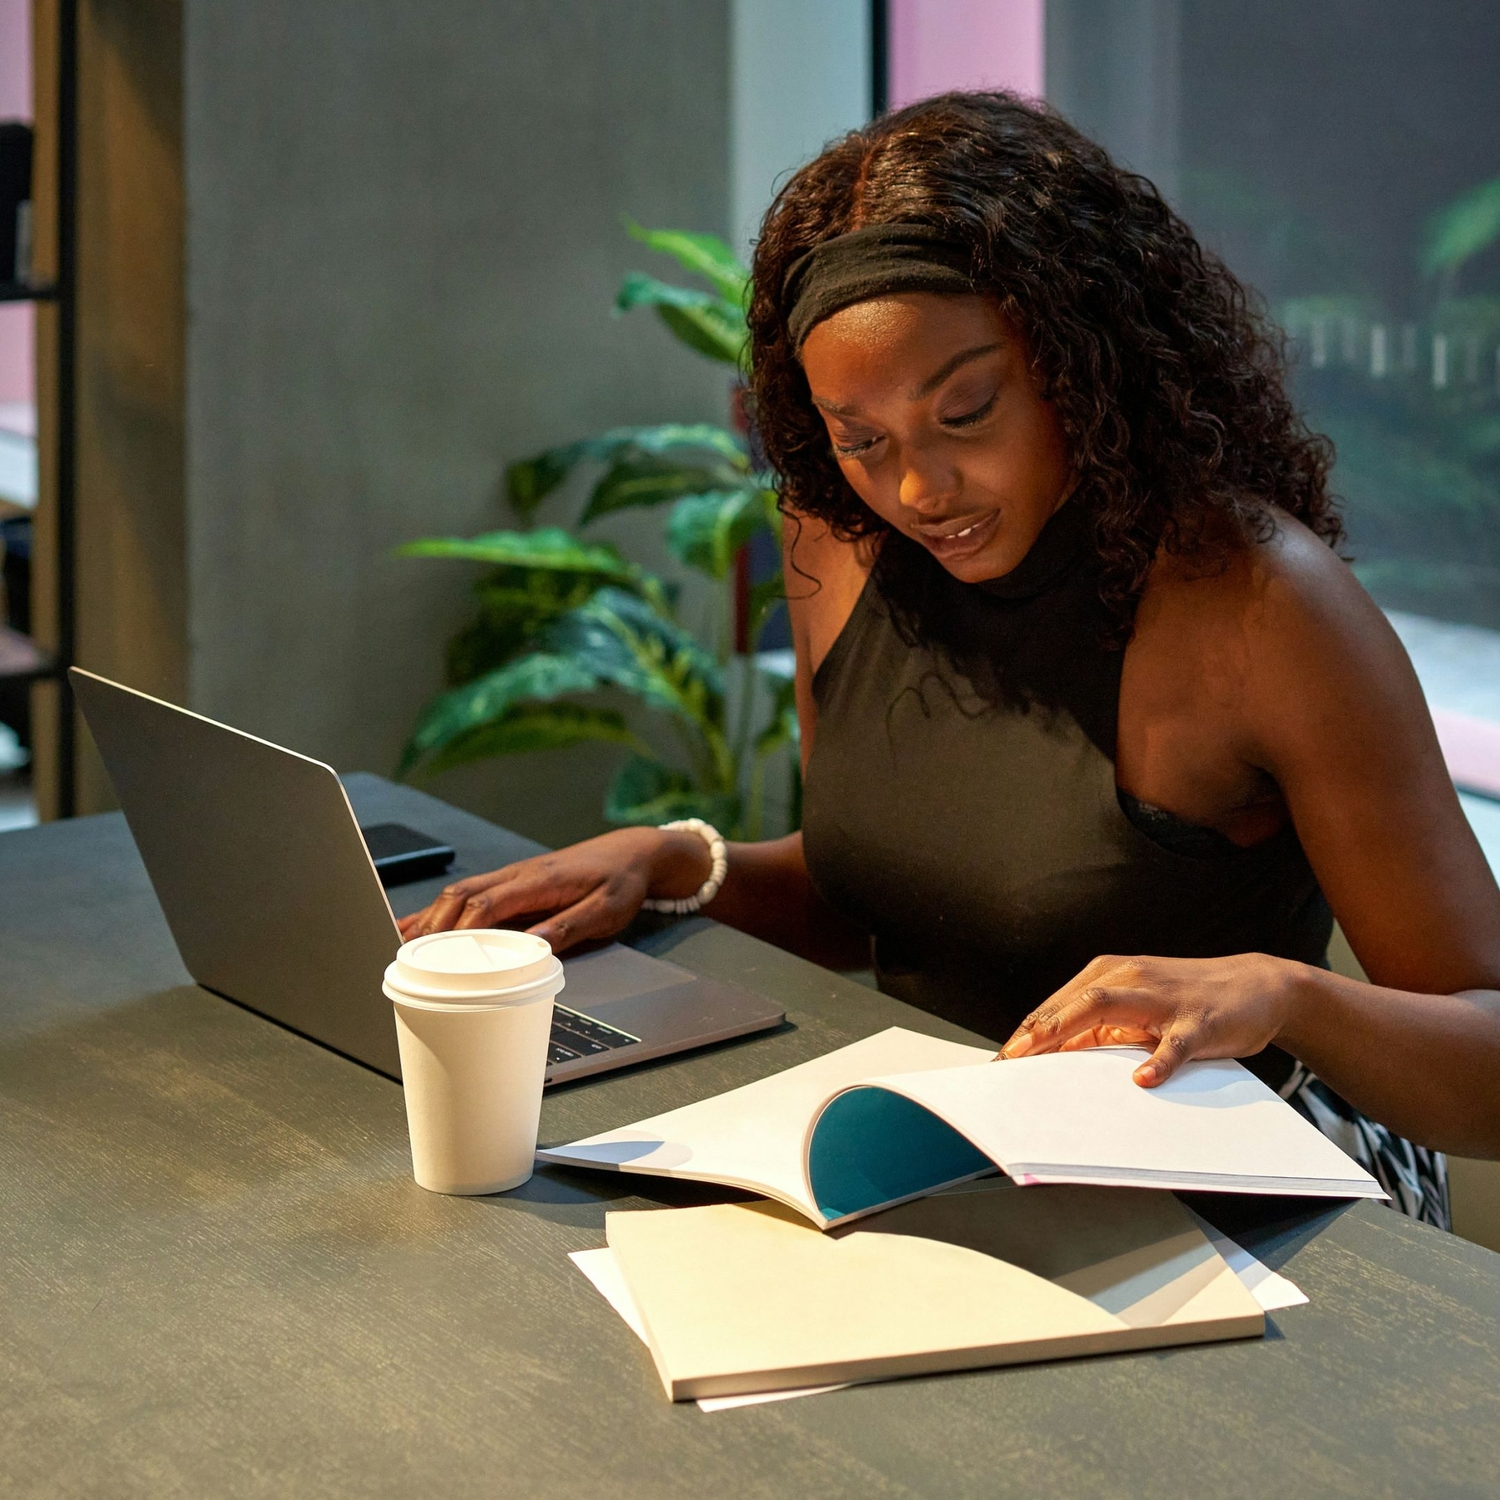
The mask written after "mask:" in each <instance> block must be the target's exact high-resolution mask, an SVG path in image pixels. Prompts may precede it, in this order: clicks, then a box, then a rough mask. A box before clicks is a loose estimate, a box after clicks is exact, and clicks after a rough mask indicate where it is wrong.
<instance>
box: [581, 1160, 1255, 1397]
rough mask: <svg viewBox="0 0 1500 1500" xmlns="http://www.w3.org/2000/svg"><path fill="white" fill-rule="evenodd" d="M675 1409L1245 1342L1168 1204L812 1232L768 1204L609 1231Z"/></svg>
mask: <svg viewBox="0 0 1500 1500" xmlns="http://www.w3.org/2000/svg"><path fill="white" fill-rule="evenodd" d="M605 1232H606V1236H607V1238H608V1240H609V1247H610V1250H611V1252H612V1253H613V1255H614V1257H615V1261H616V1263H617V1265H618V1267H619V1270H620V1273H621V1275H622V1276H623V1277H624V1279H625V1282H626V1284H627V1285H628V1287H629V1289H630V1292H631V1296H632V1297H633V1299H634V1301H635V1304H636V1308H637V1310H638V1311H639V1313H640V1316H641V1320H642V1322H643V1324H644V1327H645V1337H646V1341H647V1344H648V1346H649V1348H650V1350H651V1356H652V1359H653V1360H654V1361H655V1363H656V1368H657V1373H658V1374H659V1375H660V1377H661V1381H662V1385H663V1387H664V1388H665V1389H666V1392H667V1394H668V1396H669V1397H670V1398H671V1399H672V1400H674V1401H682V1400H689V1399H697V1398H700V1397H711V1396H731V1395H743V1394H747V1393H751V1392H763V1391H775V1390H791V1389H797V1388H800V1387H806V1386H821V1385H831V1384H835V1383H839V1382H849V1381H870V1380H884V1379H891V1378H894V1377H897V1376H906V1375H922V1374H931V1373H935V1372H937V1371H943V1370H964V1369H976V1368H980V1367H983V1366H988V1365H1007V1364H1023V1363H1027V1362H1031V1361H1035V1360H1044V1359H1061V1358H1069V1357H1073V1356H1077V1355H1091V1354H1104V1353H1109V1352H1112V1351H1124V1350H1130V1349H1149V1348H1160V1347H1164V1346H1167V1345H1173V1344H1195V1343H1207V1342H1211V1341H1214V1340H1220V1339H1233V1338H1247V1337H1257V1336H1259V1335H1260V1334H1261V1333H1263V1332H1264V1329H1265V1320H1264V1314H1263V1313H1262V1311H1261V1308H1260V1306H1259V1304H1258V1303H1257V1302H1256V1301H1255V1299H1254V1297H1252V1296H1251V1295H1250V1293H1249V1292H1248V1291H1246V1290H1245V1288H1244V1286H1243V1285H1242V1283H1241V1282H1240V1280H1239V1278H1238V1277H1237V1276H1236V1275H1235V1274H1234V1272H1233V1271H1232V1270H1231V1269H1230V1268H1229V1266H1228V1265H1227V1264H1226V1263H1225V1261H1224V1260H1223V1258H1222V1257H1221V1256H1220V1255H1219V1253H1218V1251H1217V1250H1215V1249H1214V1247H1213V1246H1212V1245H1211V1244H1210V1243H1209V1241H1208V1239H1207V1238H1206V1237H1205V1236H1204V1234H1203V1232H1202V1231H1201V1230H1200V1229H1199V1228H1198V1226H1197V1224H1196V1223H1195V1222H1194V1220H1193V1219H1192V1218H1191V1216H1190V1215H1189V1214H1188V1212H1187V1211H1186V1210H1185V1209H1184V1208H1183V1207H1182V1205H1181V1204H1180V1203H1178V1202H1177V1200H1176V1199H1175V1198H1174V1197H1173V1196H1172V1195H1171V1194H1170V1193H1164V1192H1128V1193H1121V1192H1117V1191H1113V1190H1110V1189H1102V1188H1088V1187H1047V1188H1039V1189H1037V1190H1036V1191H1034V1192H1022V1191H1019V1190H1017V1189H1016V1188H1015V1187H1014V1186H1013V1185H1012V1184H1010V1183H1007V1182H1003V1181H999V1182H987V1183H973V1184H969V1185H967V1186H965V1187H963V1188H960V1189H958V1190H950V1191H948V1192H945V1193H942V1194H939V1195H936V1196H933V1197H929V1198H925V1199H923V1200H921V1201H920V1202H915V1203H909V1204H906V1205H903V1206H902V1207H899V1208H894V1209H888V1210H887V1211H885V1212H884V1213H881V1214H879V1215H876V1216H874V1217H872V1218H869V1219H866V1220H864V1221H863V1222H862V1223H860V1224H858V1225H849V1226H845V1227H844V1228H842V1229H839V1230H835V1231H833V1232H832V1233H819V1232H818V1230H816V1229H815V1228H813V1227H812V1226H811V1225H809V1224H807V1223H806V1222H805V1221H804V1220H803V1219H802V1218H801V1217H800V1216H798V1215H797V1214H795V1213H792V1212H791V1211H789V1210H788V1209H786V1208H785V1207H783V1206H781V1205H779V1204H773V1203H752V1204H721V1205H715V1206H712V1207H707V1208H687V1209H667V1210H658V1211H655V1212H645V1213H611V1214H608V1215H606V1218H605Z"/></svg>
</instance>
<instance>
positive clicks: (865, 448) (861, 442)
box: [833, 437, 880, 458]
mask: <svg viewBox="0 0 1500 1500" xmlns="http://www.w3.org/2000/svg"><path fill="white" fill-rule="evenodd" d="M879 441H880V439H879V438H878V437H867V438H854V439H851V440H850V441H848V442H845V443H841V442H840V441H839V440H838V439H837V438H834V439H833V451H834V452H835V453H837V454H838V455H839V457H840V458H858V457H859V455H860V454H861V453H868V452H869V451H870V449H871V448H873V447H874V446H875V444H876V443H878V442H879Z"/></svg>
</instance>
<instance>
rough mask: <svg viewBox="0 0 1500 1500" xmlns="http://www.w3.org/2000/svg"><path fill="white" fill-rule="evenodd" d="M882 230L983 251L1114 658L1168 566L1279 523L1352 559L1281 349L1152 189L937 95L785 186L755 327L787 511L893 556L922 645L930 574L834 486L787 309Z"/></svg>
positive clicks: (1029, 115)
mask: <svg viewBox="0 0 1500 1500" xmlns="http://www.w3.org/2000/svg"><path fill="white" fill-rule="evenodd" d="M878 223H917V224H924V225H929V226H932V227H934V228H937V229H940V230H942V231H943V232H944V233H945V235H946V236H948V237H950V238H952V239H954V240H956V241H958V242H960V243H963V244H967V245H968V246H969V247H970V249H971V251H972V256H973V267H974V275H975V280H976V284H977V285H979V286H980V287H981V288H983V289H986V290H989V291H992V292H993V294H994V295H995V296H996V297H998V298H999V299H1000V303H1001V307H1002V310H1003V312H1004V313H1005V315H1006V316H1007V318H1008V319H1009V320H1010V322H1011V323H1012V324H1013V326H1014V327H1015V328H1016V329H1017V331H1018V332H1019V333H1020V334H1021V336H1022V337H1023V338H1024V340H1025V342H1026V347H1027V349H1028V352H1029V355H1030V358H1031V361H1032V367H1033V369H1034V371H1035V372H1036V374H1037V377H1038V380H1039V387H1040V390H1041V392H1042V395H1043V396H1044V398H1045V399H1046V400H1048V401H1049V402H1051V403H1052V405H1053V408H1054V410H1055V411H1056V413H1057V416H1058V419H1059V422H1060V424H1061V427H1062V431H1063V433H1064V436H1065V438H1066V441H1067V443H1068V446H1069V450H1070V453H1071V456H1072V461H1073V464H1074V467H1075V469H1076V471H1077V473H1078V474H1079V476H1080V480H1081V486H1080V491H1079V494H1080V496H1081V497H1083V496H1086V497H1087V499H1086V503H1087V504H1088V505H1089V507H1090V510H1091V511H1092V520H1093V527H1094V535H1095V539H1096V542H1097V546H1098V550H1099V559H1100V585H1099V587H1100V596H1101V602H1102V604H1103V606H1104V608H1105V611H1106V613H1107V616H1108V618H1109V621H1110V626H1109V631H1108V633H1109V634H1111V635H1112V636H1113V638H1114V639H1115V640H1116V643H1122V642H1123V641H1124V640H1125V639H1128V637H1129V634H1130V631H1131V628H1132V624H1133V621H1134V618H1135V610H1136V605H1137V603H1138V602H1139V599H1140V596H1141V592H1142V590H1143V588H1144V587H1145V583H1146V578H1147V575H1148V573H1149V571H1150V568H1151V564H1152V561H1153V559H1154V558H1155V556H1156V554H1157V551H1158V548H1160V547H1165V548H1167V549H1168V550H1171V551H1175V552H1177V553H1179V554H1182V555H1187V556H1190V557H1193V558H1195V559H1196V558H1200V557H1202V558H1206V559H1209V560H1210V561H1212V559H1213V558H1214V557H1215V556H1219V557H1222V556H1223V555H1224V554H1225V553H1226V552H1227V550H1228V548H1230V547H1231V546H1233V545H1235V542H1234V539H1235V538H1236V537H1241V538H1244V537H1255V538H1260V539H1264V538H1266V537H1268V536H1269V535H1270V534H1271V532H1272V531H1273V529H1274V526H1275V520H1274V512H1273V509H1272V507H1273V506H1274V507H1277V508H1279V509H1280V510H1281V511H1284V512H1285V513H1286V514H1288V515H1292V516H1295V517H1296V518H1297V519H1298V520H1300V521H1302V522H1303V523H1304V524H1305V525H1306V526H1308V527H1309V528H1311V530H1312V531H1313V532H1315V533H1316V534H1317V535H1318V536H1319V537H1321V538H1322V539H1323V540H1324V541H1326V542H1327V543H1328V544H1329V545H1330V546H1337V545H1338V543H1339V542H1340V541H1341V540H1342V538H1343V527H1342V525H1341V523H1340V520H1339V516H1338V511H1337V508H1336V505H1335V502H1334V501H1333V499H1332V498H1331V497H1330V495H1329V493H1328V488H1327V478H1328V469H1329V466H1330V464H1331V462H1332V458H1333V450H1332V446H1331V445H1330V444H1329V442H1328V441H1327V439H1326V438H1323V437H1319V436H1316V435H1314V434H1313V433H1311V432H1309V430H1308V429H1307V427H1306V426H1305V425H1304V424H1303V422H1302V420H1301V418H1300V417H1299V416H1298V414H1297V412H1296V410H1295V409H1294V408H1293V406H1292V404H1291V401H1290V400H1289V399H1288V397H1287V394H1286V389H1285V360H1284V354H1283V345H1282V341H1281V338H1280V336H1279V334H1278V333H1276V331H1275V330H1274V329H1273V327H1272V326H1271V325H1270V324H1269V322H1268V320H1267V319H1266V317H1265V315H1264V313H1263V312H1262V310H1261V307H1260V304H1259V302H1258V300H1256V299H1253V298H1252V297H1251V295H1250V294H1248V293H1247V292H1246V289H1245V288H1244V286H1242V285H1241V283H1240V282H1239V281H1238V280H1237V279H1236V278H1235V277H1234V276H1233V275H1232V274H1231V272H1230V271H1229V270H1228V269H1227V268H1226V267H1225V266H1224V265H1223V263H1222V262H1221V261H1219V260H1218V259H1217V258H1216V257H1215V256H1213V255H1211V254H1209V253H1208V252H1206V251H1205V250H1204V249H1203V248H1202V247H1201V246H1200V245H1199V243H1198V241H1197V240H1196V239H1195V238H1194V236H1193V233H1192V231H1191V230H1190V229H1189V228H1188V227H1187V225H1186V224H1184V223H1183V221H1182V220H1181V219H1180V218H1178V217H1177V215H1176V214H1175V213H1173V212H1172V210H1171V209H1170V208H1169V207H1168V206H1167V205H1166V203H1165V202H1164V201H1163V200H1162V197H1161V195H1160V193H1158V192H1157V190H1156V188H1155V187H1154V186H1152V184H1151V183H1150V182H1148V181H1147V180H1146V179H1145V178H1143V177H1140V176H1137V175H1136V174H1134V173H1131V172H1127V171H1125V170H1123V169H1122V168H1120V167H1118V166H1116V165H1115V164H1114V162H1112V161H1111V160H1110V158H1109V156H1108V155H1107V154H1106V153H1105V151H1104V150H1103V149H1102V148H1101V147H1099V146H1097V145H1095V144H1094V143H1093V142H1092V141H1090V140H1088V139H1087V138H1085V137H1084V136H1082V135H1081V134H1079V132H1078V131H1077V130H1075V129H1074V128H1073V127H1072V126H1071V125H1069V124H1068V123H1067V121H1065V120H1063V119H1062V118H1061V117H1060V116H1058V115H1057V114H1055V113H1054V112H1053V111H1051V110H1050V109H1048V108H1047V107H1046V106H1044V105H1040V104H1034V103H1031V102H1028V101H1025V100H1022V99H1019V98H1017V97H1015V96H1013V95H1011V94H1007V93H1001V92H994V93H953V94H943V95H940V96H939V97H937V98H933V99H927V100H924V101H922V102H921V103H920V104H914V105H911V106H909V107H908V108H906V109H902V110H897V111H896V112H895V113H893V114H889V115H886V116H885V117H884V118H882V119H879V120H877V121H875V122H874V123H873V124H871V125H868V126H866V127H865V128H864V129H863V130H856V131H853V132H851V133H850V134H849V135H847V136H845V137H844V138H843V139H842V140H840V141H837V142H835V143H834V144H833V145H831V146H829V147H828V148H827V150H825V151H824V152H823V154H822V155H821V156H819V157H818V158H817V159H816V160H815V161H813V162H810V163H809V164H808V165H807V166H805V167H803V168H802V169H801V170H800V171H799V172H797V174H796V175H795V176H794V177H792V178H791V180H790V181H789V182H788V183H787V184H786V186H785V187H784V188H782V190H781V192H780V193H779V194H778V195H777V198H776V201H775V202H774V203H773V204H772V206H771V208H770V211H769V212H768V213H767V215H766V220H765V224H764V226H763V228H762V232H761V237H760V241H759V243H758V244H757V246H756V250H755V260H754V268H753V278H752V290H751V298H750V308H749V321H750V340H751V341H750V358H751V377H750V379H751V391H752V396H753V406H754V414H755V422H756V427H757V430H758V434H759V439H760V442H761V443H762V445H763V447H764V451H765V455H766V458H767V460H768V461H769V463H770V465H771V467H772V468H773V469H774V470H775V472H776V474H777V476H778V483H779V490H780V495H781V500H782V505H783V509H784V510H787V509H789V510H790V511H792V512H793V513H801V514H804V515H811V516H815V517H818V518H820V519H822V520H824V521H826V522H827V523H829V525H830V526H831V527H832V529H833V531H834V533H835V534H836V535H838V536H839V537H841V538H843V539H844V540H853V539H855V538H859V537H879V538H882V541H881V544H880V546H879V548H878V550H877V557H876V565H875V567H876V579H877V583H878V584H879V585H880V587H881V589H882V592H883V594H884V597H885V598H886V599H887V601H888V602H889V603H891V604H892V605H894V606H896V608H897V610H898V612H900V613H901V614H902V616H903V617H904V618H905V619H906V620H907V621H908V622H914V623H915V625H916V626H917V627H918V630H920V623H921V621H920V616H921V607H920V597H921V595H922V593H923V589H924V587H925V585H923V584H922V582H921V578H922V577H923V576H925V573H928V572H930V559H928V557H927V554H926V553H925V550H924V549H922V548H921V547H919V546H918V545H917V544H916V543H912V542H908V541H907V540H906V539H905V538H904V537H901V536H900V535H899V534H897V533H892V532H890V529H889V528H888V527H887V526H886V524H885V523H884V522H883V521H881V520H880V519H879V517H877V516H876V515H875V513H874V512H873V511H871V510H870V509H869V508H868V507H867V506H866V505H865V504H864V503H863V502H862V501H861V500H860V499H859V497H858V496H857V495H856V494H855V493H854V491H853V490H852V489H851V488H850V487H849V485H848V484H847V482H846V481H845V480H844V477H843V475H842V474H841V473H840V472H839V469H838V466H837V464H836V462H835V461H834V457H833V454H832V451H831V446H830V443H829V439H828V434H827V431H826V429H825V427H824V425H823V421H822V419H821V418H820V417H819V415H818V413H817V411H816V409H815V408H814V407H813V405H812V401H811V398H810V395H809V391H808V386H807V380H806V377H805V376H804V375H803V373H802V367H801V364H800V362H799V361H798V358H797V352H796V350H795V349H794V348H793V346H792V342H791V340H790V338H789V336H788V333H787V315H788V313H789V311H790V309H789V307H787V306H786V305H785V299H784V296H783V283H784V281H785V278H786V273H787V269H788V267H790V266H791V264H792V263H793V262H794V261H795V260H796V259H797V258H798V257H799V256H801V255H803V254H804V253H805V252H806V251H808V250H810V249H811V248H812V247H813V246H815V245H817V244H820V243H822V242H823V241H824V240H828V239H832V238H833V237H835V236H836V235H840V234H844V233H846V232H848V231H849V230H852V229H859V228H862V227H863V226H865V225H867V224H878ZM1224 521H1228V522H1229V523H1231V524H1230V525H1228V526H1226V525H1224V524H1223V522H1224ZM903 544H904V545H903ZM794 560H795V559H794Z"/></svg>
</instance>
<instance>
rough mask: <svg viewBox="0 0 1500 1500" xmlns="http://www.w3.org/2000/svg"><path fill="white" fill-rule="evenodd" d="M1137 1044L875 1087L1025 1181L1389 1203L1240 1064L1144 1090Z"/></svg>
mask: <svg viewBox="0 0 1500 1500" xmlns="http://www.w3.org/2000/svg"><path fill="white" fill-rule="evenodd" d="M1148 1055H1149V1054H1148V1053H1146V1052H1144V1051H1143V1050H1141V1049H1140V1048H1135V1047H1101V1048H1095V1049H1090V1050H1087V1051H1081V1052H1055V1053H1048V1054H1045V1055H1042V1056H1039V1057H1022V1058H1016V1059H1014V1060H1012V1061H1008V1062H999V1063H987V1064H984V1065H983V1066H977V1067H976V1066H968V1067H961V1068H951V1069H945V1070H944V1071H942V1072H941V1073H936V1074H931V1075H927V1074H915V1075H906V1076H898V1077H890V1078H884V1079H872V1080H870V1082H872V1083H877V1084H879V1085H880V1086H881V1087H883V1088H887V1089H889V1090H891V1091H892V1092H894V1093H899V1094H901V1095H904V1096H905V1097H906V1098H908V1099H911V1100H912V1101H914V1102H915V1103H917V1104H920V1105H922V1106H924V1107H925V1108H926V1109H928V1110H930V1111H931V1112H932V1113H933V1114H935V1115H937V1116H938V1117H939V1118H940V1119H943V1120H945V1121H946V1122H947V1123H948V1124H950V1125H952V1126H953V1127H954V1128H955V1129H956V1130H958V1131H959V1132H960V1133H962V1134H963V1135H965V1136H966V1137H968V1139H969V1140H970V1141H972V1142H973V1143H974V1144H975V1145H976V1146H977V1147H978V1148H979V1149H980V1150H981V1151H983V1152H984V1153H985V1154H986V1155H987V1156H989V1157H990V1158H991V1159H992V1160H994V1161H995V1162H997V1163H998V1164H999V1165H1001V1166H1002V1167H1004V1169H1005V1170H1006V1171H1007V1172H1009V1174H1010V1175H1011V1177H1012V1178H1014V1179H1015V1180H1016V1181H1017V1182H1019V1183H1033V1182H1036V1183H1041V1182H1074V1183H1093V1184H1098V1185H1114V1186H1119V1187H1174V1188H1180V1189H1184V1190H1186V1189H1192V1188H1232V1189H1233V1190H1234V1191H1237V1192H1267V1193H1286V1194H1292V1195H1295V1194H1305V1195H1322V1194H1333V1195H1340V1196H1346V1197H1371V1198H1382V1197H1384V1196H1385V1194H1384V1193H1383V1192H1382V1191H1381V1188H1380V1185H1379V1184H1378V1183H1377V1182H1376V1181H1375V1179H1374V1178H1373V1177H1371V1176H1370V1174H1369V1173H1368V1172H1366V1171H1365V1170H1364V1169H1363V1168H1362V1167H1361V1166H1359V1164H1358V1163H1357V1162H1355V1161H1354V1160H1353V1159H1352V1158H1350V1157H1349V1156H1347V1155H1345V1153H1344V1152H1343V1151H1341V1150H1340V1149H1339V1148H1338V1147H1337V1146H1336V1145H1334V1143H1333V1142H1332V1141H1330V1140H1329V1139H1328V1137H1327V1136H1325V1135H1323V1134H1322V1132H1321V1131H1319V1130H1318V1129H1317V1127H1316V1126H1314V1125H1313V1124H1311V1123H1310V1122H1309V1121H1307V1120H1305V1119H1304V1118H1303V1117H1302V1116H1301V1115H1299V1114H1298V1113H1297V1112H1296V1111H1295V1110H1294V1109H1292V1108H1291V1107H1290V1106H1289V1105H1288V1104H1287V1103H1286V1101H1285V1100H1283V1099H1281V1098H1278V1097H1277V1095H1276V1094H1274V1093H1273V1092H1272V1091H1271V1090H1270V1089H1269V1088H1267V1087H1266V1085H1265V1084H1264V1083H1262V1082H1261V1081H1260V1079H1258V1078H1256V1077H1255V1075H1254V1074H1253V1073H1250V1072H1249V1071H1248V1070H1246V1069H1245V1068H1243V1067H1242V1066H1241V1065H1240V1064H1239V1063H1237V1062H1234V1061H1233V1060H1224V1061H1202V1062H1190V1063H1185V1064H1184V1065H1183V1066H1182V1068H1180V1069H1179V1070H1178V1072H1176V1073H1175V1074H1173V1076H1172V1077H1171V1078H1169V1079H1168V1080H1167V1082H1166V1083H1164V1084H1160V1085H1158V1086H1157V1087H1156V1088H1151V1089H1145V1088H1142V1087H1141V1086H1140V1085H1139V1084H1137V1083H1136V1082H1135V1081H1134V1079H1133V1077H1132V1076H1131V1075H1132V1074H1133V1073H1134V1071H1135V1069H1136V1068H1137V1067H1139V1066H1140V1064H1141V1062H1142V1061H1144V1059H1145V1058H1146V1057H1147V1056H1148Z"/></svg>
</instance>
